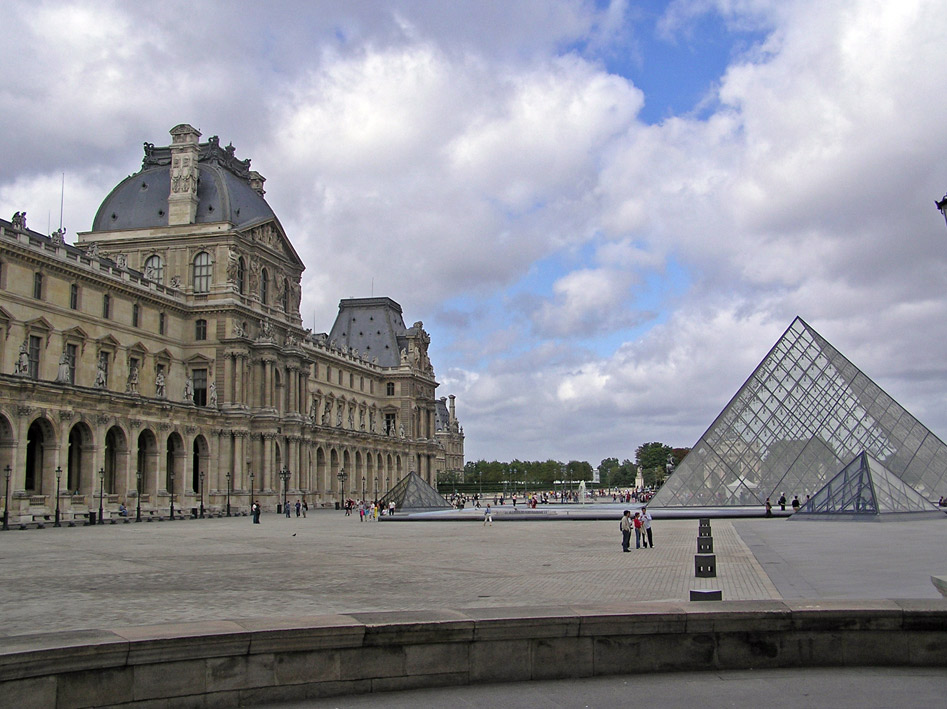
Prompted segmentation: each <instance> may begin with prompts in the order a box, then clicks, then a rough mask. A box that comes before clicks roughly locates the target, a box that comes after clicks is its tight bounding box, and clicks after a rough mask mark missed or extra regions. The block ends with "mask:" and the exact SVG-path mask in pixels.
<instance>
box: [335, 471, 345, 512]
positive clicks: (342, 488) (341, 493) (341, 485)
mask: <svg viewBox="0 0 947 709" xmlns="http://www.w3.org/2000/svg"><path fill="white" fill-rule="evenodd" d="M336 477H337V478H338V479H339V504H340V505H341V507H342V509H343V510H344V509H345V479H346V478H347V477H348V474H347V473H346V472H345V468H339V474H338V475H336Z"/></svg>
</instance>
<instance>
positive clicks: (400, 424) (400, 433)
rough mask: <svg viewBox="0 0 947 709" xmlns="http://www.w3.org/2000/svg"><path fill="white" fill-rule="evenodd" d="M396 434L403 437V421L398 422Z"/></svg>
mask: <svg viewBox="0 0 947 709" xmlns="http://www.w3.org/2000/svg"><path fill="white" fill-rule="evenodd" d="M398 436H399V437H401V438H404V424H403V423H399V424H398Z"/></svg>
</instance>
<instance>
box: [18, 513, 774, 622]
mask: <svg viewBox="0 0 947 709" xmlns="http://www.w3.org/2000/svg"><path fill="white" fill-rule="evenodd" d="M697 526H698V525H697V521H696V520H667V521H655V526H654V532H655V543H656V545H657V546H656V548H654V549H640V550H635V549H632V551H631V553H629V554H624V553H622V552H621V533H620V532H619V530H618V521H617V519H616V520H608V521H601V520H600V521H576V520H569V521H548V522H547V521H530V522H502V521H498V522H494V524H493V526H490V527H484V526H483V525H482V524H481V523H480V522H476V521H470V522H436V523H430V522H425V523H409V522H406V523H378V522H359V521H358V518H357V517H355V516H353V517H345V516H344V515H342V514H341V513H338V512H335V511H318V512H314V513H311V514H310V515H309V517H308V518H307V519H302V518H299V519H297V518H295V517H294V518H292V519H286V518H284V517H279V516H276V515H273V514H270V515H265V516H264V517H263V522H262V524H260V525H253V524H251V523H250V520H249V518H246V517H240V518H231V519H211V520H187V521H175V522H168V521H165V522H151V523H141V524H134V523H131V524H120V525H102V526H96V527H77V528H60V529H53V528H47V529H43V530H30V531H9V532H3V533H0V563H2V566H0V568H2V570H3V571H2V582H0V607H2V608H3V609H4V610H3V617H4V620H5V621H6V622H5V623H4V624H3V626H2V628H0V635H20V634H24V633H36V632H47V631H57V630H76V629H83V628H99V627H114V626H116V625H139V624H151V623H161V622H178V621H189V620H205V619H221V618H248V617H260V616H279V615H297V614H298V615H312V614H322V613H346V612H355V611H365V610H408V609H429V608H459V609H462V608H471V607H504V606H523V605H547V604H548V605H562V604H577V603H597V604H599V603H609V602H616V601H621V602H628V601H638V600H641V601H645V600H686V599H687V598H688V596H689V591H690V589H692V588H719V589H721V590H722V591H723V596H724V598H726V599H729V600H744V599H769V598H779V597H780V595H779V593H778V592H777V590H776V587H775V586H774V585H773V583H772V582H771V581H770V580H769V578H768V577H767V575H766V574H765V573H764V572H763V569H762V567H761V566H760V564H759V563H758V562H757V560H756V558H755V557H754V555H753V554H752V553H751V552H750V550H749V549H748V547H747V546H746V545H745V544H744V543H743V541H742V540H741V538H740V536H739V535H738V534H737V533H736V532H735V531H734V526H733V524H732V523H731V522H729V521H727V520H714V522H713V535H714V547H715V553H716V554H717V578H713V579H696V578H695V577H694V554H695V553H696V550H697Z"/></svg>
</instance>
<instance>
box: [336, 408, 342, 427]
mask: <svg viewBox="0 0 947 709" xmlns="http://www.w3.org/2000/svg"><path fill="white" fill-rule="evenodd" d="M335 427H336V428H342V404H339V409H338V411H336V413H335Z"/></svg>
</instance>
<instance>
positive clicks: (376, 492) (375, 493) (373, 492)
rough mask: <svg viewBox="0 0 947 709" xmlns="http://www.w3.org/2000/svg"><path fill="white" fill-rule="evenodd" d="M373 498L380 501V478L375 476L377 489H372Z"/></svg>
mask: <svg viewBox="0 0 947 709" xmlns="http://www.w3.org/2000/svg"><path fill="white" fill-rule="evenodd" d="M372 497H374V498H375V499H376V500H377V499H378V476H377V475H376V476H375V487H374V488H373V489H372Z"/></svg>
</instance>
